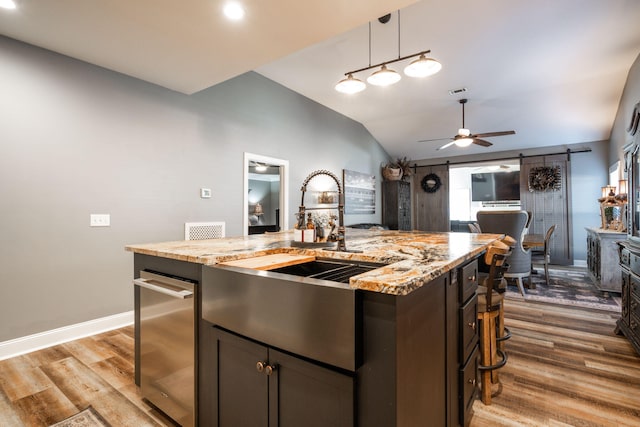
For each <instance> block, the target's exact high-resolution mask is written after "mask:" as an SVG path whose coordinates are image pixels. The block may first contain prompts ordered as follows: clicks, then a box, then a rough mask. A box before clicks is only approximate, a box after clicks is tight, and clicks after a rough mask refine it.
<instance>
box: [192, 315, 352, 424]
mask: <svg viewBox="0 0 640 427" xmlns="http://www.w3.org/2000/svg"><path fill="white" fill-rule="evenodd" d="M212 329H213V334H212V337H213V346H214V347H213V348H212V349H211V350H213V351H211V352H210V356H211V357H212V359H213V360H211V361H208V362H210V364H211V366H213V367H214V368H213V369H212V370H211V371H210V373H212V374H213V375H214V378H209V379H208V381H210V382H212V383H213V384H217V387H213V388H212V391H213V402H203V405H211V406H213V407H214V408H215V412H216V414H213V415H214V416H213V420H212V421H213V423H212V424H209V425H217V426H219V427H226V426H230V427H236V426H252V427H260V426H265V427H266V426H280V427H289V426H290V427H297V426H302V425H304V426H310V427H315V426H317V427H324V426H336V427H341V426H344V427H347V426H349V427H351V426H353V425H354V380H353V377H352V376H350V375H347V374H343V373H341V372H338V371H334V370H332V369H329V368H326V367H323V366H319V365H316V364H314V363H311V362H308V361H306V360H303V359H301V358H298V357H295V356H293V355H290V354H286V353H283V352H281V351H278V350H276V349H274V348H271V347H269V346H267V345H264V344H261V343H257V342H254V341H252V340H249V339H246V338H244V337H240V336H238V335H235V334H231V333H228V332H226V331H224V330H221V329H218V328H216V327H212ZM216 415H217V416H216ZM216 420H217V421H216Z"/></svg>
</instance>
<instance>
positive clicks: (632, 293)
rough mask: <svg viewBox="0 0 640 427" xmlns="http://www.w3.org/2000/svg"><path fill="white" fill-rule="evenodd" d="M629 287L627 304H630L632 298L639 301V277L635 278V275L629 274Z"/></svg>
mask: <svg viewBox="0 0 640 427" xmlns="http://www.w3.org/2000/svg"><path fill="white" fill-rule="evenodd" d="M629 286H630V289H629V302H631V300H633V299H634V298H635V299H640V277H638V276H636V275H635V274H631V275H630V280H629Z"/></svg>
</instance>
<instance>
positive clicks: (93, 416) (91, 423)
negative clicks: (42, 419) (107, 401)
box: [51, 406, 110, 427]
mask: <svg viewBox="0 0 640 427" xmlns="http://www.w3.org/2000/svg"><path fill="white" fill-rule="evenodd" d="M51 427H110V424H109V423H108V422H107V421H106V420H105V419H104V418H102V416H101V415H100V414H99V413H98V411H96V410H95V409H93V407H92V406H89V407H88V408H87V409H85V410H83V411H80V412H78V413H77V414H75V415H72V416H70V417H69V418H67V419H64V420H62V421H60V422H58V423H55V424H52V425H51Z"/></svg>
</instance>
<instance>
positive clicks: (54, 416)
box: [0, 326, 173, 427]
mask: <svg viewBox="0 0 640 427" xmlns="http://www.w3.org/2000/svg"><path fill="white" fill-rule="evenodd" d="M133 370H134V368H133V326H130V327H126V328H122V329H118V330H115V331H110V332H106V333H103V334H99V335H95V336H92V337H88V338H83V339H80V340H77V341H72V342H68V343H65V344H61V345H57V346H55V347H50V348H47V349H44V350H39V351H35V352H32V353H29V354H26V355H23V356H18V357H14V358H11V359H7V360H3V361H0V426H3V427H14V426H16V427H21V426H28V427H32V426H33V427H36V426H49V425H51V424H53V423H56V422H58V421H61V420H63V419H65V418H67V417H69V416H71V415H73V414H75V413H77V412H79V411H80V410H82V409H84V408H86V407H87V406H89V405H92V406H93V407H94V408H95V409H96V410H97V411H98V412H99V413H100V415H102V416H103V417H104V418H105V419H106V420H107V421H108V422H109V423H110V424H111V425H112V426H114V427H117V426H136V427H137V426H172V425H173V423H171V422H170V420H168V419H167V418H166V417H165V416H164V415H162V414H161V413H159V412H157V411H156V410H154V409H153V408H152V407H150V406H149V405H148V404H146V403H145V402H144V401H143V400H142V399H141V397H140V394H139V392H138V390H137V388H136V386H135V385H134V383H133Z"/></svg>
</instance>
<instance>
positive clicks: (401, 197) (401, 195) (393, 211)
mask: <svg viewBox="0 0 640 427" xmlns="http://www.w3.org/2000/svg"><path fill="white" fill-rule="evenodd" d="M382 222H383V224H384V225H386V226H387V227H389V229H391V230H411V185H410V184H409V183H408V182H407V181H382Z"/></svg>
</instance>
